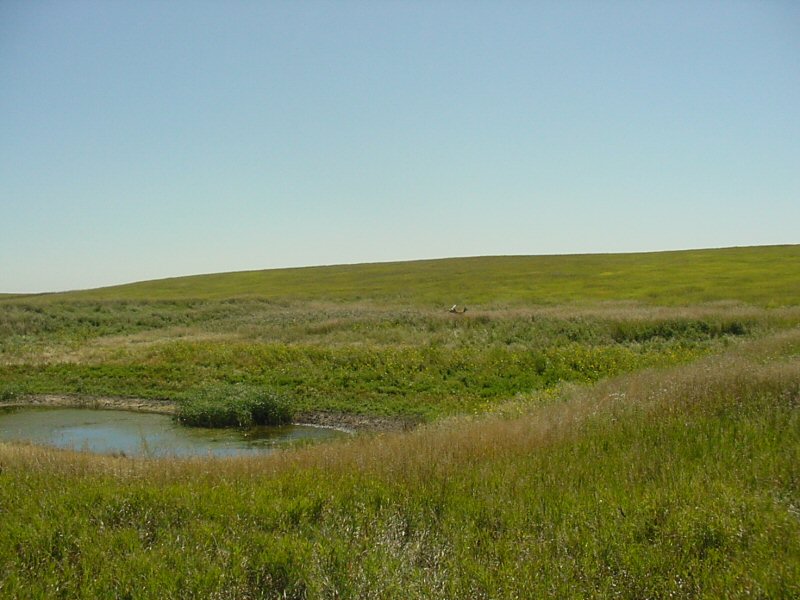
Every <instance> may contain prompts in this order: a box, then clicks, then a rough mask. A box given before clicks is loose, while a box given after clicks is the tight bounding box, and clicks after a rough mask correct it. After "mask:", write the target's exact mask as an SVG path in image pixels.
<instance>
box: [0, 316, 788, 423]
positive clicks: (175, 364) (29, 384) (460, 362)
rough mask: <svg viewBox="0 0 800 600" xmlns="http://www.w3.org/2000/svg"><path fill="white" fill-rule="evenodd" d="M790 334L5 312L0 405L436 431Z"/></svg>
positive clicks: (565, 324)
mask: <svg viewBox="0 0 800 600" xmlns="http://www.w3.org/2000/svg"><path fill="white" fill-rule="evenodd" d="M794 323H800V310H797V309H792V308H786V309H764V308H755V307H746V306H742V305H730V304H723V305H713V306H708V307H700V308H691V307H686V308H656V307H642V306H637V305H627V304H613V305H603V306H598V307H594V308H583V309H569V308H538V307H529V308H518V309H514V310H508V309H491V310H490V309H487V310H483V311H477V310H476V311H472V312H468V313H467V314H466V315H451V314H448V313H447V312H446V311H444V310H435V311H434V310H423V309H404V310H391V309H386V308H377V307H362V306H358V305H344V306H341V305H326V304H321V303H314V304H311V305H309V304H307V303H294V304H289V305H275V304H273V303H269V302H262V301H238V302H215V301H203V302H192V303H134V302H116V303H111V302H108V303H83V302H78V303H67V302H62V301H59V302H53V303H51V304H48V305H44V306H38V305H36V306H34V305H29V304H24V303H23V304H16V303H5V304H3V305H0V330H2V331H3V332H4V333H5V335H4V336H3V337H2V338H0V393H5V394H8V393H11V392H15V393H17V394H25V393H72V394H82V395H104V396H113V395H120V396H137V397H142V398H153V399H158V398H164V399H171V400H178V401H181V400H185V399H188V398H191V397H193V396H195V395H197V394H199V393H203V390H204V389H206V388H207V387H209V386H213V385H217V384H227V385H232V384H244V385H251V386H260V387H264V388H269V389H275V390H277V391H279V392H280V393H281V394H282V395H284V396H286V397H287V398H288V400H289V403H290V405H291V408H292V409H293V410H295V411H313V410H327V411H337V412H349V413H357V414H372V415H382V416H395V417H408V418H414V419H422V420H431V419H435V418H438V417H441V416H445V415H453V414H460V413H466V412H476V411H482V410H485V409H486V408H487V407H490V406H493V405H496V404H497V403H499V402H503V401H505V400H507V399H509V398H511V397H514V396H516V395H525V394H529V393H532V392H535V391H538V390H542V389H547V388H550V387H552V386H554V385H555V384H556V383H558V382H560V381H576V382H591V381H597V380H599V379H602V378H604V377H609V376H614V375H618V374H620V373H624V372H629V371H633V370H636V369H640V368H645V367H652V366H668V365H672V364H678V363H682V362H686V361H689V360H693V359H695V358H697V357H699V356H702V355H704V354H707V353H709V352H713V351H715V350H716V349H719V348H723V347H724V346H725V345H726V344H730V343H735V342H736V340H738V339H741V338H744V337H747V336H757V335H764V334H765V333H767V332H769V331H773V330H778V329H780V328H783V327H786V326H790V325H792V324H794Z"/></svg>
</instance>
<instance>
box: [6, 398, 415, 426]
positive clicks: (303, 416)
mask: <svg viewBox="0 0 800 600" xmlns="http://www.w3.org/2000/svg"><path fill="white" fill-rule="evenodd" d="M24 407H33V408H35V407H53V408H93V409H97V410H130V411H135V412H147V413H156V414H162V415H174V414H175V413H176V412H177V410H178V403H177V402H175V401H172V400H151V399H146V398H130V397H124V396H81V395H74V396H73V395H68V394H25V395H21V396H19V397H18V398H14V399H11V400H6V401H0V409H2V408H24ZM292 423H293V424H295V425H313V426H315V427H330V428H333V429H339V430H342V431H347V432H350V433H361V432H373V433H380V432H390V431H409V430H411V429H414V428H415V427H416V426H417V425H419V421H415V420H412V419H409V418H402V417H398V418H392V417H377V416H370V415H358V414H350V413H337V412H329V411H301V412H298V413H297V414H296V415H295V418H294V419H293V420H292Z"/></svg>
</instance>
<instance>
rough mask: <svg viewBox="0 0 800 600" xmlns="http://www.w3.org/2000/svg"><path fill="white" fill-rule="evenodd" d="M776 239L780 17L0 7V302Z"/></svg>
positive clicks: (781, 239)
mask: <svg viewBox="0 0 800 600" xmlns="http://www.w3.org/2000/svg"><path fill="white" fill-rule="evenodd" d="M798 232H800V5H798V4H797V3H794V2H778V1H775V2H769V1H764V2H756V1H752V2H736V1H725V2H704V1H692V2H679V1H669V2H666V1H665V2H594V1H592V2H570V1H567V2H556V1H553V2H502V1H499V2H498V1H487V2H478V1H473V0H462V1H459V2H446V1H434V2H421V1H420V2H413V1H406V2H392V1H385V2H367V1H363V2H348V1H344V0H343V1H339V2H334V1H324V2H323V1H318V2H288V1H287V2H255V1H252V2H211V1H202V0H201V1H192V2H188V1H187V2H182V1H173V2H161V1H148V0H143V1H136V2H124V1H114V0H111V1H102V2H100V1H98V2H73V1H69V0H66V1H46V0H45V1H39V2H27V1H21V0H4V1H3V2H2V3H0V292H36V291H55V290H64V289H76V288H86V287H96V286H102V285H111V284H116V283H123V282H129V281H137V280H143V279H154V278H161V277H168V276H175V275H188V274H194V273H209V272H220V271H236V270H246V269H261V268H273V267H287V266H301V265H318V264H340V263H352V262H375V261H387V260H406V259H418V258H434V257H446V256H475V255H488V254H493V255H497V254H563V253H594V252H632V251H650V250H668V249H681V248H703V247H721V246H741V245H762V244H781V243H798V242H800V235H798Z"/></svg>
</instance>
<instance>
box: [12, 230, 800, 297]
mask: <svg viewBox="0 0 800 600" xmlns="http://www.w3.org/2000/svg"><path fill="white" fill-rule="evenodd" d="M799 278H800V245H788V246H761V247H746V248H726V249H715V250H687V251H677V252H655V253H638V254H594V255H564V256H498V257H477V258H453V259H442V260H423V261H413V262H397V263H377V264H361V265H346V266H330V267H309V268H297V269H277V270H266V271H248V272H240V273H224V274H215V275H198V276H193V277H178V278H173V279H164V280H158V281H147V282H141V283H133V284H129V285H122V286H115V287H109V288H102V289H96V290H86V291H79V292H69V293H62V294H56V295H49V294H48V295H40V296H30V297H29V299H30V301H32V302H50V301H53V300H70V301H71V300H86V301H96V300H138V301H142V300H145V301H153V300H186V299H228V298H232V297H250V298H262V299H270V300H273V301H287V300H289V301H298V300H302V301H308V300H325V301H335V302H355V301H368V302H378V303H383V304H386V303H389V304H392V305H405V306H428V307H430V306H447V307H449V306H450V305H452V304H455V303H459V304H462V305H463V304H466V305H467V306H473V305H489V304H491V305H500V304H506V305H525V304H560V303H581V302H593V301H594V302H596V301H607V300H616V301H619V300H635V301H638V302H647V303H652V304H667V305H688V304H696V303H703V302H712V301H719V300H738V301H741V302H746V303H750V304H758V305H762V306H776V305H796V304H800V286H798V285H797V282H798V279H799ZM0 301H2V300H0Z"/></svg>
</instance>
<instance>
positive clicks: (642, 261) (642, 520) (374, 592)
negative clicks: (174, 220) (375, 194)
mask: <svg viewBox="0 0 800 600" xmlns="http://www.w3.org/2000/svg"><path fill="white" fill-rule="evenodd" d="M798 259H800V246H775V247H763V248H736V249H724V250H703V251H687V252H667V253H656V254H626V255H603V256H559V257H496V258H472V259H448V260H437V261H420V262H412V263H394V264H377V265H353V266H343V267H319V268H309V269H287V270H276V271H263V272H250V273H231V274H221V275H208V276H198V277H187V278H178V279H171V280H163V281H154V282H143V283H138V284H131V285H128V286H119V287H114V288H105V289H100V290H88V291H83V292H71V293H65V294H47V295H38V296H27V297H22V298H19V297H18V298H6V299H0V404H2V402H3V401H7V400H9V399H11V400H19V399H20V398H24V397H25V395H26V394H36V393H44V392H48V393H58V394H66V395H70V394H74V395H82V396H86V395H89V396H92V395H100V394H102V395H118V396H141V397H147V398H153V399H159V398H168V399H172V400H174V401H177V402H183V401H185V400H187V399H191V398H192V397H193V396H195V395H197V394H201V393H202V392H203V391H204V390H206V389H209V388H211V387H213V389H214V390H220V389H222V390H224V389H225V386H233V385H237V384H247V385H250V386H255V387H266V388H270V389H277V390H278V391H280V392H281V393H282V394H283V395H284V396H285V397H287V398H288V399H289V401H290V403H291V405H292V407H293V408H294V409H295V410H297V411H304V412H310V411H324V412H326V413H327V414H343V413H347V414H349V415H364V416H373V417H375V416H380V417H381V418H384V419H387V420H392V419H396V420H400V421H403V422H405V423H407V422H409V421H412V422H415V423H420V425H419V426H418V427H416V428H415V429H414V430H412V431H407V432H404V433H380V434H375V435H360V436H356V437H354V438H353V439H350V440H345V441H338V442H331V443H326V444H323V445H319V446H314V447H309V448H304V449H299V450H298V449H295V450H287V451H285V452H281V453H279V454H275V455H270V456H265V457H262V458H249V459H227V460H223V459H215V460H211V459H208V460H205V459H204V460H191V461H181V460H168V459H159V460H156V459H130V458H120V457H98V456H93V455H91V454H85V453H80V452H66V451H56V450H49V449H45V448H38V447H35V446H28V445H24V444H5V443H0V522H2V526H0V574H2V575H1V576H0V598H4V597H8V598H17V597H42V598H45V597H86V598H107V597H118V598H126V597H127V598H134V597H135V598H181V597H217V598H409V597H412V598H509V599H511V598H541V597H557V598H562V597H563V598H566V597H570V598H585V597H599V598H611V597H621V598H646V597H648V598H666V597H670V598H703V597H705V598H723V597H724V598H745V597H760V598H796V597H800V518H798V515H799V514H800V513H798V507H800V286H798V285H797V282H798V281H800V260H798ZM456 302H458V303H459V304H467V305H468V306H470V307H471V310H470V311H469V312H467V313H466V314H463V315H453V314H450V313H448V312H447V311H446V310H444V309H445V308H446V307H449V306H450V305H452V304H453V303H456Z"/></svg>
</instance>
